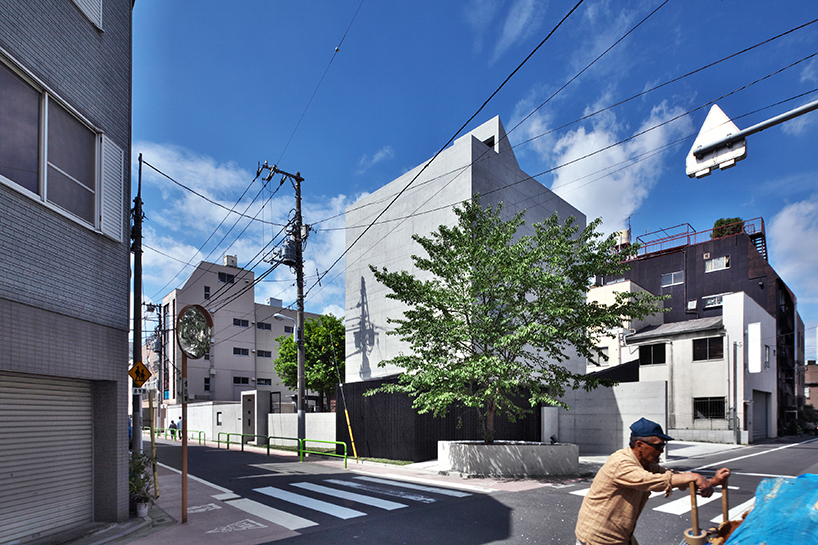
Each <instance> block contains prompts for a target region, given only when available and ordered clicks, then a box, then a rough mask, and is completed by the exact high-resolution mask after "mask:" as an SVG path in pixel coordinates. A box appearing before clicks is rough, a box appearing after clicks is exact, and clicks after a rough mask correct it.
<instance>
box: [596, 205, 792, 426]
mask: <svg viewBox="0 0 818 545" xmlns="http://www.w3.org/2000/svg"><path fill="white" fill-rule="evenodd" d="M637 242H639V244H640V249H639V256H638V257H637V258H636V259H635V260H633V261H631V262H630V263H629V265H630V270H629V271H627V272H626V273H625V274H624V277H620V278H604V279H598V282H599V283H600V284H608V283H612V282H617V281H620V280H623V279H624V280H631V281H633V282H635V283H636V284H638V285H639V286H641V287H642V288H644V289H646V290H648V291H650V292H651V293H654V294H658V295H666V296H668V297H669V298H668V300H666V301H665V302H664V307H665V308H666V309H669V311H668V312H667V313H666V314H664V315H663V322H664V324H673V323H678V322H685V321H689V320H699V319H703V318H718V317H720V316H722V315H723V309H722V300H723V299H724V297H725V296H726V295H728V294H732V293H737V292H743V293H745V294H746V295H747V296H748V297H749V298H750V299H752V300H753V301H755V303H756V304H757V305H758V306H760V307H761V308H762V309H764V311H766V312H767V313H768V314H769V315H770V316H771V317H772V318H773V319H774V320H775V333H774V337H775V338H774V339H771V340H770V341H768V342H769V344H770V345H771V348H772V353H771V355H770V356H771V357H773V358H775V363H776V369H777V415H778V416H777V420H778V433H779V434H786V433H792V432H794V431H795V424H796V420H797V413H798V410H799V409H800V408H802V407H803V405H804V395H803V376H802V375H799V373H798V370H799V368H801V367H803V365H804V323H803V321H802V320H801V317H800V315H799V314H798V311H797V298H796V296H795V294H794V293H793V292H792V290H790V289H789V287H787V285H786V284H785V283H784V281H783V280H782V279H781V277H779V276H778V274H777V273H776V272H775V270H774V269H773V268H772V266H770V264H769V263H768V261H767V242H766V233H765V229H764V221H763V219H762V218H756V219H752V220H747V221H743V222H741V223H737V224H734V225H732V226H726V227H721V228H717V229H708V230H706V231H699V232H697V231H695V230H694V229H693V228H692V227H691V226H690V225H688V224H682V225H679V226H676V227H671V228H668V229H662V230H660V231H657V232H655V233H650V234H646V235H642V236H640V237H637ZM650 329H651V328H647V329H646V331H647V330H650ZM641 333H642V332H641V331H640V332H637V335H638V334H641ZM633 338H634V339H635V338H637V337H636V336H634V337H633ZM671 427H673V426H671Z"/></svg>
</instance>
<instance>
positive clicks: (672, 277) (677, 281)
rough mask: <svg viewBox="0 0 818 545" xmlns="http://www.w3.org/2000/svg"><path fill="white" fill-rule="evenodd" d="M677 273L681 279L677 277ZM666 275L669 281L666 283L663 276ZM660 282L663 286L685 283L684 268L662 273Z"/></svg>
mask: <svg viewBox="0 0 818 545" xmlns="http://www.w3.org/2000/svg"><path fill="white" fill-rule="evenodd" d="M677 275H681V279H677ZM666 276H669V277H670V283H668V284H665V277H666ZM660 282H661V284H662V287H663V288H669V287H671V286H678V285H679V284H684V283H685V272H684V269H682V270H681V271H673V272H669V273H664V274H663V275H662V278H661V281H660Z"/></svg>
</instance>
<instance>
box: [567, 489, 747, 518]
mask: <svg viewBox="0 0 818 545" xmlns="http://www.w3.org/2000/svg"><path fill="white" fill-rule="evenodd" d="M729 488H730V490H737V488H736V487H733V486H731V487H729ZM590 490H591V489H590V488H580V489H578V490H572V491H570V492H569V494H573V495H575V496H582V497H585V496H586V495H587V494H588V492H589V491H590ZM720 499H721V495H720V494H719V493H715V494H713V495H712V496H710V497H709V498H703V497H701V496H699V497H697V498H696V505H697V506H698V507H702V506H704V505H707V504H708V503H710V502H712V501H715V500H720ZM754 504H755V498H750V499H749V500H747V501H745V502H744V503H741V504H740V505H737V506H735V507H733V508H732V509H730V510H729V511H728V518H729V519H730V520H737V519H739V518H741V515H742V514H744V512H745V511H747V510H748V509H750V508H752V507H753V505H754ZM647 508H649V509H652V510H654V511H657V512H659V513H669V514H672V515H686V514H687V513H689V512H690V511H691V509H692V506H691V505H690V497H689V496H687V495H685V496H684V497H681V498H678V497H677V498H676V499H674V498H672V497H670V498H665V495H664V493H663V492H651V493H650V498H648V505H647ZM721 521H722V515H721V511H719V514H718V515H717V516H715V517H713V518H712V519H710V522H714V523H719V522H721Z"/></svg>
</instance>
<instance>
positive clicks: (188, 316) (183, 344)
mask: <svg viewBox="0 0 818 545" xmlns="http://www.w3.org/2000/svg"><path fill="white" fill-rule="evenodd" d="M212 327H213V320H212V319H211V318H210V314H209V313H208V312H207V311H206V310H205V309H203V308H202V307H200V306H199V305H190V306H187V307H185V308H183V309H182V312H180V313H179V317H178V318H177V319H176V342H177V343H178V344H179V348H181V349H182V352H184V353H185V356H187V357H188V358H190V359H192V360H198V359H199V358H202V357H204V355H205V354H207V352H208V351H209V350H210V331H211V328H212Z"/></svg>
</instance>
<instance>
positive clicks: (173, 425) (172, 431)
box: [168, 420, 176, 440]
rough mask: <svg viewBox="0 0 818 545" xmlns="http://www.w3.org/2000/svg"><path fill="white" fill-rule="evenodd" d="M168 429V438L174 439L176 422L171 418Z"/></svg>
mask: <svg viewBox="0 0 818 545" xmlns="http://www.w3.org/2000/svg"><path fill="white" fill-rule="evenodd" d="M168 429H169V430H170V438H171V439H173V440H176V424H175V423H174V422H173V420H171V421H170V425H169V426H168Z"/></svg>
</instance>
